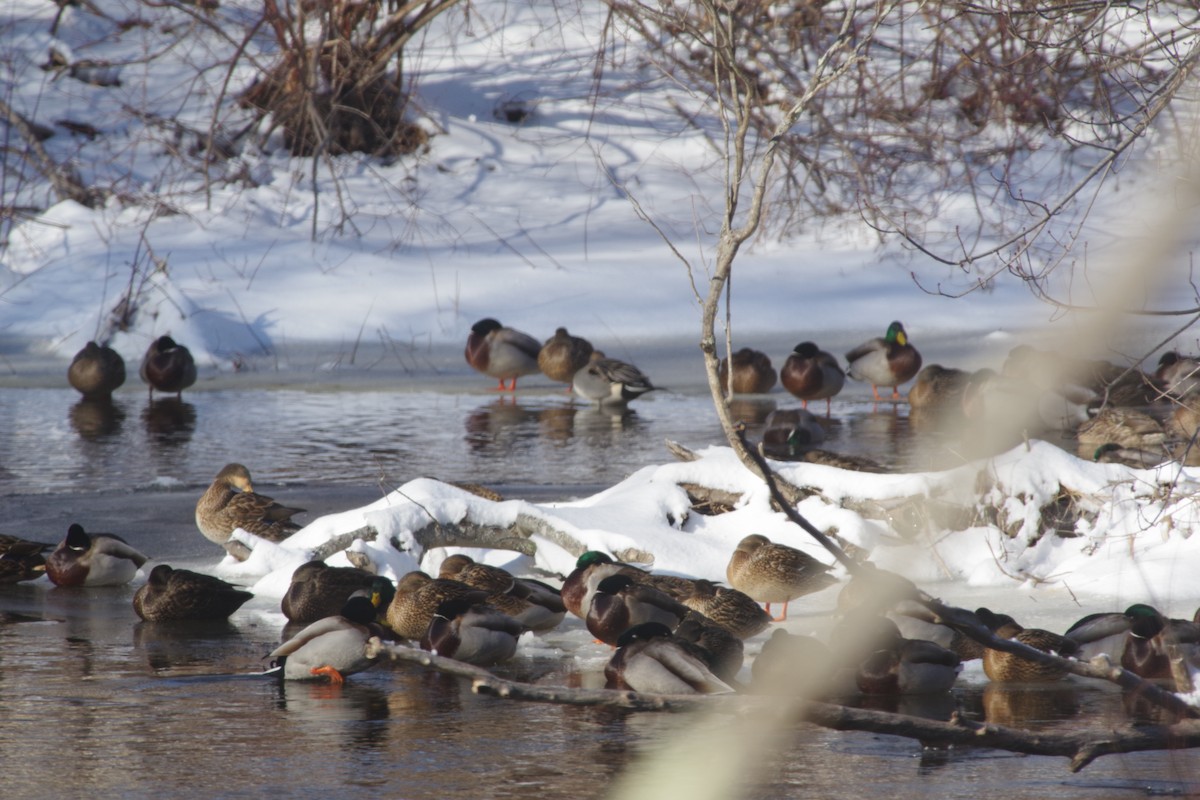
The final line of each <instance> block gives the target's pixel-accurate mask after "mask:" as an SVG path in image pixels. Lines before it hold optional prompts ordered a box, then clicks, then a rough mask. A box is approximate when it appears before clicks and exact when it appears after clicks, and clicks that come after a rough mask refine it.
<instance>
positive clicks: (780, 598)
mask: <svg viewBox="0 0 1200 800" xmlns="http://www.w3.org/2000/svg"><path fill="white" fill-rule="evenodd" d="M725 577H726V578H727V579H728V581H729V585H730V586H732V587H733V588H734V589H737V590H738V591H739V592H744V593H745V594H748V595H750V597H752V598H754V599H755V600H756V601H758V602H760V603H766V605H767V613H770V611H771V603H783V615H782V616H780V617H776V618H775V621H776V622H783V621H784V620H785V619H787V607H788V603H789V602H791V601H792V600H795V599H796V598H797V597H800V596H802V595H806V594H811V593H813V592H818V591H820V590H821V589H824V588H825V587H827V586H832V585H833V584H835V583H837V579H836V578H834V577H833V576H832V575H830V574H829V565H828V564H823V563H821V562H820V561H818V560H817V559H815V558H813V557H812V556H810V555H809V554H808V553H805V552H804V551H802V550H797V549H796V548H794V547H788V546H787V545H785V544H774V543H773V542H772V541H771V540H770V539H768V538H767V537H765V536H760V535H758V534H751V535H750V536H747V537H745V538H744V539H742V540H741V541H740V542H738V546H737V549H736V550H734V551H733V555H732V556H730V558H729V565H728V566H727V567H726V568H725Z"/></svg>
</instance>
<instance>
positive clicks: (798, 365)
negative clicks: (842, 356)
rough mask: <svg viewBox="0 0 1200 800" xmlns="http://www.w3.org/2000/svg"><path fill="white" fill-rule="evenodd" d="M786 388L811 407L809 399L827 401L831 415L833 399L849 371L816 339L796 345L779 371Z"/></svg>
mask: <svg viewBox="0 0 1200 800" xmlns="http://www.w3.org/2000/svg"><path fill="white" fill-rule="evenodd" d="M779 377H780V380H781V381H782V382H783V388H784V389H787V390H788V392H790V393H791V395H792V396H793V397H796V398H798V399H799V400H800V402H801V403H803V405H804V407H805V408H808V401H809V400H824V401H825V416H829V410H830V408H831V405H830V401H831V400H832V399H833V397H834V396H836V395H837V393H838V392H840V391H841V390H842V387H843V386H845V385H846V373H845V372H843V371H842V367H841V365H840V364H838V362H837V359H836V358H834V357H833V356H832V355H831V354H829V353H826V352H825V351H824V350H821V349H820V348H818V347H817V345H816V344H814V343H813V342H801V343H800V344H798V345H796V347H795V348H794V349H793V350H792V352H791V353H790V354H789V355H788V357H787V360H785V361H784V362H783V368H782V369H780V370H779Z"/></svg>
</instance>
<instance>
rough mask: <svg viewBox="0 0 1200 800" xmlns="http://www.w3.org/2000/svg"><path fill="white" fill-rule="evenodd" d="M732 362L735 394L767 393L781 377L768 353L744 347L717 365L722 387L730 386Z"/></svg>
mask: <svg viewBox="0 0 1200 800" xmlns="http://www.w3.org/2000/svg"><path fill="white" fill-rule="evenodd" d="M730 364H733V393H734V394H766V393H767V392H769V391H771V389H772V388H774V386H775V382H776V381H777V380H778V379H779V378H778V376H777V375H776V372H775V367H774V366H773V365H772V364H771V359H770V358H769V357H768V356H767V354H766V353H764V352H762V351H761V350H755V349H753V348H751V347H743V348H742V349H741V350H738V351H737V352H736V353H734V354H733V355H732V356H731V357H730V358H728V359H724V358H723V359H721V363H720V365H719V366H718V367H717V376H718V377H719V378H720V380H721V388H722V389H726V388H728V386H729V365H730Z"/></svg>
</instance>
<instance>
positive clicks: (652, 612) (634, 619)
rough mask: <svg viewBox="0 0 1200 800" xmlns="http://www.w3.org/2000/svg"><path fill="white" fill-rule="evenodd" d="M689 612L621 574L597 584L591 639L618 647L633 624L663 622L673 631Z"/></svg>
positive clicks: (590, 615) (589, 620)
mask: <svg viewBox="0 0 1200 800" xmlns="http://www.w3.org/2000/svg"><path fill="white" fill-rule="evenodd" d="M687 613H688V608H687V606H685V605H683V604H682V603H680V602H679V601H677V600H675V599H673V598H672V597H671V596H670V595H668V594H666V593H665V592H661V591H659V590H658V589H655V588H654V587H653V586H647V585H643V584H640V583H635V582H634V580H633V578H631V577H629V576H628V575H620V574H618V575H609V576H608V577H606V578H604V579H603V580H602V581H600V582H599V584H597V586H596V592H595V594H594V596H593V597H592V602H591V605H590V606H589V607H588V610H587V619H586V623H587V629H588V630H589V631H590V632H591V634H592V636H595V637H596V638H597V639H599V640H600V641H602V642H604V643H605V644H611V645H613V646H616V644H617V639H619V638H620V636H621V634H622V633H624V632H625V631H627V630H629V629H630V628H632V627H633V626H634V625H640V624H641V623H643V622H661V623H662V624H664V625H666V626H667V627H668V628H670V629H671V630H674V629H675V628H676V627H677V626H678V625H679V623H680V622H681V621H682V620H683V618H684V617H686V616H687Z"/></svg>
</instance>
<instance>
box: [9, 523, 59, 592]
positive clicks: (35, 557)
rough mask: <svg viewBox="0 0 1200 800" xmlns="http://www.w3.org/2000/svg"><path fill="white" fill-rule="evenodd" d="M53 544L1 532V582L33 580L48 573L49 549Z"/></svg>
mask: <svg viewBox="0 0 1200 800" xmlns="http://www.w3.org/2000/svg"><path fill="white" fill-rule="evenodd" d="M53 548H54V545H52V544H45V543H43V542H31V541H29V540H28V539H22V538H20V537H17V536H9V535H7V534H0V584H3V583H17V582H18V581H31V580H34V579H35V578H40V577H42V576H43V575H45V574H46V557H45V556H44V555H43V553H45V552H46V551H47V550H51V549H53Z"/></svg>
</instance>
